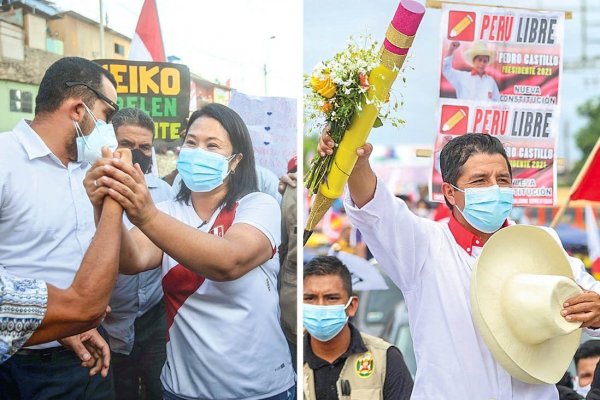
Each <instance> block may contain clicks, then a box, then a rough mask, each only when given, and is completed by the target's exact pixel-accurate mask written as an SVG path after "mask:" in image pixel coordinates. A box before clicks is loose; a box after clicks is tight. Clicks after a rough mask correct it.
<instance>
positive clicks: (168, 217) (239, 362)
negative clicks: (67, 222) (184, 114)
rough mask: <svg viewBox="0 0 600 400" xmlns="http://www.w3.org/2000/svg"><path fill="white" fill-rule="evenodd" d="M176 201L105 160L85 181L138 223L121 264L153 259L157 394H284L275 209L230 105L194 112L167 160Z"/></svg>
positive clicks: (149, 263)
mask: <svg viewBox="0 0 600 400" xmlns="http://www.w3.org/2000/svg"><path fill="white" fill-rule="evenodd" d="M177 169H178V171H179V174H180V175H181V177H182V180H183V183H182V185H181V189H180V190H179V193H178V195H177V197H176V199H175V200H172V201H167V202H163V203H160V204H159V205H158V206H155V205H154V204H153V203H152V199H151V198H150V195H149V194H148V190H147V189H146V186H145V183H144V177H143V174H142V172H141V170H140V169H139V167H138V166H137V165H136V166H135V167H131V166H129V167H128V166H127V165H126V164H125V163H122V162H121V161H120V160H118V159H112V160H110V159H103V160H102V161H101V162H98V163H96V164H95V165H94V167H93V168H92V169H91V170H90V172H89V173H88V175H87V177H86V181H87V182H86V183H87V184H86V187H87V188H90V190H89V195H90V198H91V199H92V202H93V203H94V206H95V208H96V212H97V213H98V210H99V209H100V208H99V205H100V204H102V199H103V198H104V196H105V195H107V194H108V195H109V196H110V197H112V198H114V199H115V200H117V201H118V202H119V203H120V204H121V205H122V206H123V207H124V209H125V210H126V212H127V216H128V217H129V220H130V221H131V222H132V223H133V224H134V225H135V226H136V227H134V228H133V229H132V230H130V231H128V232H124V233H123V240H122V244H121V254H120V256H121V267H120V268H121V272H124V273H127V274H135V273H139V272H142V271H146V270H149V269H152V268H158V267H161V268H162V276H163V278H162V285H163V290H164V293H165V302H166V306H167V327H168V335H167V361H166V363H165V365H164V367H163V370H162V374H161V381H162V385H163V391H164V396H165V399H219V400H229V399H231V400H233V399H236V400H237V399H257V400H258V399H269V400H271V399H273V400H274V399H277V400H279V399H286V400H289V399H294V398H295V393H294V391H293V390H292V388H293V386H294V372H293V369H292V365H291V358H290V353H289V350H288V348H287V345H286V341H285V337H284V335H283V332H282V330H281V328H280V325H279V306H278V294H277V272H278V270H279V261H278V255H277V251H276V249H277V247H278V246H279V243H280V240H281V239H280V230H281V214H280V209H279V206H278V204H277V202H276V201H275V199H273V198H272V197H271V196H269V195H266V194H263V193H260V192H258V191H257V178H256V172H255V166H254V152H253V149H252V142H251V139H250V135H249V133H248V129H247V127H246V125H245V124H244V122H243V121H242V119H241V118H240V117H239V116H238V115H237V114H236V113H235V112H234V111H233V110H231V109H230V108H228V107H225V106H223V105H220V104H209V105H207V106H205V107H204V108H202V109H201V110H198V111H196V112H194V113H193V114H192V115H191V117H190V120H189V124H188V129H187V131H186V132H185V137H184V144H183V147H182V149H181V153H180V155H179V160H178V162H177Z"/></svg>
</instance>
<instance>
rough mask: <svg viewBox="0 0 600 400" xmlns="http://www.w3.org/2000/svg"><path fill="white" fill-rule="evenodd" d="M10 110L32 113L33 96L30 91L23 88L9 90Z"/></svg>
mask: <svg viewBox="0 0 600 400" xmlns="http://www.w3.org/2000/svg"><path fill="white" fill-rule="evenodd" d="M10 111H12V112H22V113H32V112H33V96H32V94H31V92H28V91H25V90H15V89H11V90H10Z"/></svg>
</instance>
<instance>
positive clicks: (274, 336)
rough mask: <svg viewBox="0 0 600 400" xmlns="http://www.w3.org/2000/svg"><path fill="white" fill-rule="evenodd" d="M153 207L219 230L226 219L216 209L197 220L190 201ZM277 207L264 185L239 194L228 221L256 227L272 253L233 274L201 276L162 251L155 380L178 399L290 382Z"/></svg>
mask: <svg viewBox="0 0 600 400" xmlns="http://www.w3.org/2000/svg"><path fill="white" fill-rule="evenodd" d="M159 208H160V209H161V210H162V211H163V212H165V213H167V214H169V215H171V216H172V217H174V218H177V219H178V220H179V221H181V222H184V223H185V224H187V225H190V226H193V227H198V229H199V230H201V231H203V232H210V233H212V234H214V235H218V236H222V235H223V233H224V231H225V230H226V225H228V223H223V222H222V221H221V220H220V219H218V215H219V212H220V210H217V211H216V212H215V213H214V214H213V216H212V217H211V219H210V220H209V221H208V223H206V224H203V222H202V221H201V220H200V218H199V217H198V214H196V211H195V210H194V208H193V206H191V205H187V204H184V203H183V202H177V201H168V202H163V203H161V204H159ZM280 215H281V211H280V209H279V206H278V204H277V202H276V201H275V199H273V198H272V197H271V196H269V195H266V194H264V193H259V192H256V193H252V194H249V195H247V196H244V197H243V198H242V199H240V200H239V202H238V205H237V207H236V209H235V212H234V215H233V216H231V214H230V217H229V218H228V219H227V221H229V223H231V221H233V222H232V224H233V225H235V224H239V223H243V224H248V225H251V226H253V227H255V228H257V229H258V230H259V231H260V232H261V233H257V234H259V235H260V234H264V235H265V236H266V237H267V238H268V239H269V241H270V242H271V246H272V247H273V254H274V257H273V258H271V259H270V260H268V261H266V262H265V263H264V264H262V265H258V266H256V267H255V268H254V269H252V270H251V271H249V272H248V273H246V274H245V275H243V276H241V277H240V278H238V279H235V280H233V281H228V282H216V281H212V280H210V279H205V278H204V277H202V276H201V275H199V274H196V273H194V272H191V271H190V270H188V269H186V268H185V267H183V266H181V265H180V264H179V263H178V262H177V261H176V260H174V259H173V258H171V257H170V256H169V255H168V254H166V253H165V254H164V255H163V262H162V275H163V289H164V293H165V302H166V305H167V327H168V338H167V362H166V363H165V366H164V367H163V369H162V374H161V382H162V384H163V386H164V387H165V389H167V390H168V391H169V392H171V393H173V394H176V395H177V396H179V397H182V398H184V399H219V400H242V399H243V400H254V399H264V398H268V397H271V396H274V395H276V394H279V393H281V392H283V391H285V390H287V389H289V388H290V387H292V386H293V385H294V371H293V369H292V363H291V357H290V352H289V349H288V346H287V342H286V340H285V336H284V335H283V331H282V330H281V326H280V324H279V294H278V292H277V273H278V272H279V258H278V256H277V253H276V248H277V247H278V246H279V245H280V243H281V216H280ZM231 218H233V220H232V219H231ZM215 221H217V222H215ZM213 225H214V226H213Z"/></svg>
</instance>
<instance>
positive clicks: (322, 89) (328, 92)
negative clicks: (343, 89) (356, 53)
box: [310, 75, 335, 99]
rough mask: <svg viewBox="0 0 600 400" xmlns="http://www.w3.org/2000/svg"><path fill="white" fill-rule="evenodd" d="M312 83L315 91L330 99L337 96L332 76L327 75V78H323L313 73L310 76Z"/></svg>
mask: <svg viewBox="0 0 600 400" xmlns="http://www.w3.org/2000/svg"><path fill="white" fill-rule="evenodd" d="M310 85H311V86H312V88H313V89H314V91H315V92H317V93H318V94H320V95H321V96H323V97H325V98H326V99H330V98H332V97H333V96H335V84H334V83H333V81H332V80H331V77H330V76H327V77H326V78H325V79H321V78H319V77H317V76H314V75H313V76H312V77H311V78H310Z"/></svg>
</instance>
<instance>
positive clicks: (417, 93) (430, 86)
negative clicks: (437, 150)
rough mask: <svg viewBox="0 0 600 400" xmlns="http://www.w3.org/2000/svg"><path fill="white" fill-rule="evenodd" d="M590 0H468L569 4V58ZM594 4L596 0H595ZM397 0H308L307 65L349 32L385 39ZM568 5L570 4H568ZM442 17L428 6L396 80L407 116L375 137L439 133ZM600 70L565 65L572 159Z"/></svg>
mask: <svg viewBox="0 0 600 400" xmlns="http://www.w3.org/2000/svg"><path fill="white" fill-rule="evenodd" d="M419 1H420V2H421V3H424V2H425V0H419ZM585 1H586V0H572V1H564V0H533V1H532V0H502V1H498V0H488V1H481V0H475V1H472V0H464V1H462V2H463V3H479V4H481V3H486V4H489V5H504V6H506V7H510V6H513V7H530V8H541V9H552V10H570V11H572V12H573V19H571V20H567V21H565V38H566V40H565V42H566V45H565V46H564V53H563V54H564V60H565V62H568V61H574V60H576V59H578V58H579V57H580V56H581V54H582V46H581V40H580V38H581V35H582V33H581V27H582V13H581V10H580V9H581V5H582V4H583V2H585ZM587 4H588V10H589V12H588V14H587V15H588V17H589V18H588V21H589V24H590V25H592V24H594V25H596V26H598V22H599V21H600V6H599V5H598V4H597V2H596V1H594V2H592V1H590V0H587ZM592 4H594V5H592ZM397 6H398V0H369V1H368V2H365V1H362V0H329V1H323V0H304V60H303V71H304V73H310V72H311V70H312V68H313V67H314V66H315V65H316V64H317V62H319V61H322V60H326V59H329V58H331V57H332V56H333V55H334V54H335V53H336V52H338V51H340V50H341V49H343V48H344V45H345V41H346V39H347V38H348V37H349V36H351V35H352V36H355V37H356V36H358V35H361V34H362V35H364V34H366V33H367V34H370V35H371V36H372V38H373V39H375V40H378V41H381V40H382V39H383V38H384V37H385V30H386V29H387V27H388V24H389V22H390V20H391V18H392V16H393V15H394V12H395V10H396V8H397ZM566 7H567V8H566ZM440 23H441V10H439V9H431V8H427V10H426V12H425V17H424V18H423V21H422V23H421V26H420V27H419V31H418V32H417V36H416V39H415V41H414V44H413V46H412V48H411V50H410V54H411V57H410V59H409V60H407V62H406V63H405V66H406V65H409V66H410V67H411V68H412V69H410V68H408V69H406V70H405V77H406V80H407V83H406V86H403V85H402V83H401V82H400V81H401V80H400V79H398V80H397V81H396V84H395V86H394V90H395V91H396V93H402V95H403V96H404V99H405V107H404V109H403V110H402V111H401V112H400V113H399V115H400V117H401V118H403V119H405V120H406V121H407V122H406V124H405V125H404V126H403V127H401V128H399V129H398V128H393V127H391V126H384V127H381V128H377V129H375V130H373V131H372V132H371V135H370V136H369V141H371V142H372V143H381V144H392V143H406V144H422V143H424V144H427V147H428V148H431V147H433V141H434V136H435V124H436V121H435V105H436V101H437V98H438V94H439V79H440V72H439V65H440V58H441V54H440ZM587 34H588V37H589V38H590V39H591V40H596V41H597V42H598V43H600V40H599V39H600V29H598V28H594V27H590V28H589V29H588V31H587ZM587 52H588V56H593V55H600V46H599V45H594V46H589V47H588V48H587ZM599 78H600V71H599V70H597V69H596V70H568V69H563V75H562V77H561V83H560V94H559V96H560V97H561V100H560V101H561V116H560V118H561V120H560V126H561V138H560V139H559V151H558V154H559V156H563V157H564V156H566V155H568V157H569V159H570V161H571V162H573V161H576V160H577V159H578V158H579V157H580V152H579V150H578V149H577V148H576V146H575V144H574V141H573V138H572V137H573V135H574V133H575V132H576V131H577V129H578V128H580V127H581V126H582V125H583V124H584V122H585V121H584V120H583V119H582V118H580V117H578V116H577V115H576V108H577V106H578V105H579V104H581V103H583V102H584V101H585V100H587V99H589V98H593V97H598V96H599V95H600V79H599ZM567 126H568V132H570V139H569V140H568V142H569V143H570V146H569V147H568V152H567V151H566V150H567V146H565V143H566V142H567V141H565V140H563V139H564V137H565V128H566V127H567Z"/></svg>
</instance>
